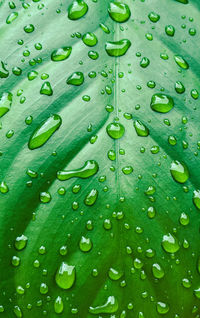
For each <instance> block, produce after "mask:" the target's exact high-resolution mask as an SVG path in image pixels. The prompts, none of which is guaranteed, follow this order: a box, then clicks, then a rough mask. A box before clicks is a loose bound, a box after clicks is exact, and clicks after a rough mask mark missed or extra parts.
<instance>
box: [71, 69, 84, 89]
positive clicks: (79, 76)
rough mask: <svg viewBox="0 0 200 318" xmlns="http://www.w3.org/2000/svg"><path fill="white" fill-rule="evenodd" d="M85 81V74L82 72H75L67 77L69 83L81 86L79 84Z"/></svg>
mask: <svg viewBox="0 0 200 318" xmlns="http://www.w3.org/2000/svg"><path fill="white" fill-rule="evenodd" d="M83 82H84V75H83V73H82V72H74V73H73V74H71V75H70V76H69V77H68V79H67V84H68V85H75V86H79V85H81V84H83Z"/></svg>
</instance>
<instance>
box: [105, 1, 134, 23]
mask: <svg viewBox="0 0 200 318" xmlns="http://www.w3.org/2000/svg"><path fill="white" fill-rule="evenodd" d="M108 13H109V15H110V17H111V18H112V19H113V20H114V21H115V22H125V21H127V20H128V19H129V18H130V16H131V11H130V9H129V6H128V5H127V4H125V3H121V2H111V3H110V6H109V8H108Z"/></svg>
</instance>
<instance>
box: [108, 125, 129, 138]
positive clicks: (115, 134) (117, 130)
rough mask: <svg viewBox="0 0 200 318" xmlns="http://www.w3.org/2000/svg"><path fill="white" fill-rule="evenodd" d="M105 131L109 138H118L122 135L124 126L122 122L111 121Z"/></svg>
mask: <svg viewBox="0 0 200 318" xmlns="http://www.w3.org/2000/svg"><path fill="white" fill-rule="evenodd" d="M106 131H107V134H108V135H109V136H110V137H111V138H113V139H119V138H122V137H123V135H124V132H125V128H124V126H123V125H122V124H120V123H115V122H113V123H110V124H109V125H108V126H107V127H106Z"/></svg>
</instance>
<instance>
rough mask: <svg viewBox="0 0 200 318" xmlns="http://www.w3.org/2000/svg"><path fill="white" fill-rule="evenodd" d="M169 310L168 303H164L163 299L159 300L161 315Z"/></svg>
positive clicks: (158, 308)
mask: <svg viewBox="0 0 200 318" xmlns="http://www.w3.org/2000/svg"><path fill="white" fill-rule="evenodd" d="M168 311H169V306H168V305H167V304H166V303H163V302H161V301H159V302H157V312H158V313H159V314H160V315H165V314H167V313H168Z"/></svg>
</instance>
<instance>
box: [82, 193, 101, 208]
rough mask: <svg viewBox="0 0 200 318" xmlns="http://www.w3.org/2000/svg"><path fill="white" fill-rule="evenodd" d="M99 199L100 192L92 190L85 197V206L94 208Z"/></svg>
mask: <svg viewBox="0 0 200 318" xmlns="http://www.w3.org/2000/svg"><path fill="white" fill-rule="evenodd" d="M97 197H98V191H97V190H96V189H92V190H91V191H90V192H89V193H88V194H87V195H86V197H85V200H84V203H85V205H88V206H92V205H93V204H95V202H96V200H97Z"/></svg>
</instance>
